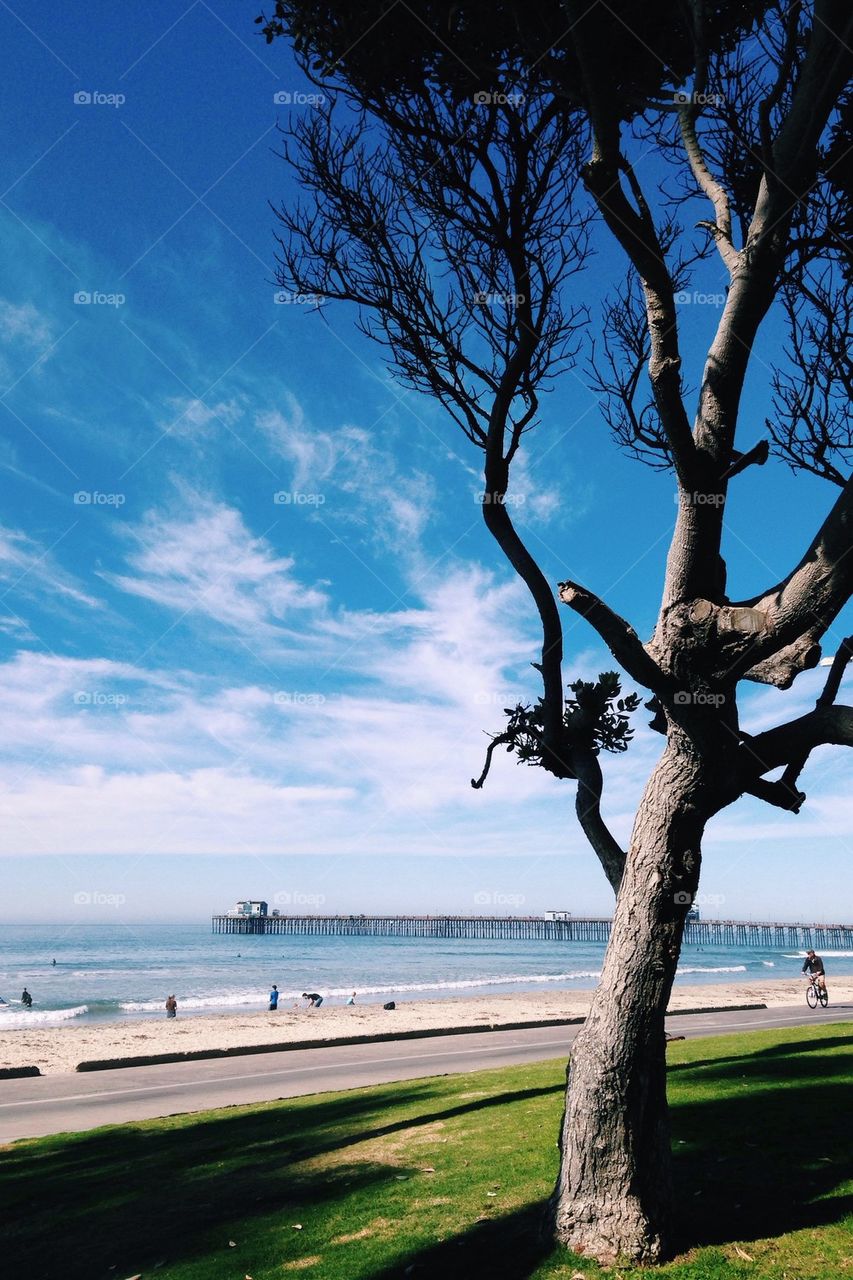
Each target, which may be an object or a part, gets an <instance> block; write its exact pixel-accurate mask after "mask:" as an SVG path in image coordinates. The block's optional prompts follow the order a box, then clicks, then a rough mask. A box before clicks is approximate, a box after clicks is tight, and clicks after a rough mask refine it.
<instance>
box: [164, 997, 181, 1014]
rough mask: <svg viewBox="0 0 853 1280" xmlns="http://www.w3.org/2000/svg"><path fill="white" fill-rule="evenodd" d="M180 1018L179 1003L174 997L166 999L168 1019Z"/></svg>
mask: <svg viewBox="0 0 853 1280" xmlns="http://www.w3.org/2000/svg"><path fill="white" fill-rule="evenodd" d="M177 1016H178V1002H177V1000H176V999H175V997H174V996H168V997H167V998H166V1017H167V1018H176V1017H177Z"/></svg>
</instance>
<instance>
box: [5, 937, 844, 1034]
mask: <svg viewBox="0 0 853 1280" xmlns="http://www.w3.org/2000/svg"><path fill="white" fill-rule="evenodd" d="M822 954H823V957H824V960H825V962H826V966H827V974H828V976H829V980H830V985H831V980H832V975H833V974H838V975H842V974H846V975H853V952H850V951H847V952H833V951H824V952H823V953H822ZM802 956H803V953H802V952H799V953H797V952H795V951H794V950H793V949H792V948H789V949H787V950H783V949H778V950H776V949H772V948H767V949H761V948H757V947H756V948H752V947H723V948H699V947H685V949H684V951H683V952H682V956H681V962H680V965H679V969H678V977H677V979H676V981H677V983H679V984H691V983H705V982H707V983H713V982H717V983H722V982H725V983H726V984H731V985H733V986H735V987H736V986H737V985H738V983H740V982H750V981H752V982H754V981H756V980H758V979H767V978H795V977H798V976H799V974H800V968H801V965H802ZM603 958H604V946H603V945H596V944H591V943H574V942H567V943H552V942H493V941H459V940H445V939H440V938H286V937H273V936H263V937H235V936H232V935H227V934H225V935H223V934H212V933H211V932H210V926H209V924H208V923H207V922H205V923H200V922H199V923H195V924H149V925H100V926H89V927H87V928H83V927H81V926H79V925H74V926H67V927H65V926H61V925H22V926H17V925H16V926H8V925H0V998H2V999H3V1000H4V1001H6V1003H5V1004H0V1028H3V1027H6V1028H11V1027H17V1026H31V1025H33V1024H34V1023H43V1024H47V1025H61V1024H63V1023H66V1024H67V1023H68V1022H70V1021H77V1022H79V1021H92V1020H96V1019H97V1020H102V1019H110V1020H117V1019H125V1018H143V1019H144V1018H154V1017H163V1016H164V1014H163V1003H164V1001H165V999H166V996H167V995H169V994H171V993H172V992H174V993H175V995H176V997H177V1000H178V1008H179V1012H180V1013H181V1015H186V1014H193V1013H225V1012H227V1011H228V1010H234V1011H235V1012H250V1011H252V1010H260V1009H265V1008H266V1005H267V992H268V991H269V988H270V984H271V983H273V982H275V983H276V984H277V986H278V988H279V991H280V993H281V1000H280V1003H281V1006H282V1007H283V1008H287V1007H289V1006H290V1005H291V1004H292V1003H300V1000H299V998H300V996H301V993H302V992H303V991H319V992H321V993H322V994H323V995H324V997H325V1000H326V1003H327V1004H329V1005H332V1004H342V1003H343V1002H344V1001H345V999H346V997H347V996H348V995H349V994H350V993H351V992H352V991H357V992H358V996H357V999H358V1001H359V1003H371V1002H374V1001H379V1002H384V1001H386V1000H396V1001H398V1002H400V1001H404V1000H422V999H435V998H438V997H442V996H458V995H465V994H472V993H474V992H479V993H480V994H483V993H489V992H492V993H496V994H497V993H499V992H510V991H524V992H528V993H529V996H530V1002H531V1006H533V1005H535V1002H536V996H537V992H540V991H547V990H555V989H561V988H562V989H566V990H570V991H571V990H575V991H576V990H583V989H590V988H592V987H594V986H595V985H596V982H597V980H598V977H599V974H600V972H601V963H602V960H603ZM54 959H55V960H56V965H53V964H52V961H53V960H54ZM24 987H26V988H27V989H28V990H29V992H30V994H31V995H32V997H33V1006H32V1009H30V1010H29V1011H27V1010H24V1009H23V1008H22V1006H21V1004H20V1002H19V998H20V995H21V992H22V990H23V988H24Z"/></svg>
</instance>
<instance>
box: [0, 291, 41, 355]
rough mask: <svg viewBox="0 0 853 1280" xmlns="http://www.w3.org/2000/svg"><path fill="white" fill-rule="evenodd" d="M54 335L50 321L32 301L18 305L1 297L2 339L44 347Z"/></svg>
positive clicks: (24, 344) (0, 332) (0, 333)
mask: <svg viewBox="0 0 853 1280" xmlns="http://www.w3.org/2000/svg"><path fill="white" fill-rule="evenodd" d="M52 337H53V328H52V326H51V323H50V321H49V320H48V318H47V317H46V316H45V315H43V314H42V312H41V311H39V310H38V308H37V307H35V306H34V305H33V303H32V302H23V303H20V304H18V305H16V304H15V303H13V302H9V301H7V299H5V298H0V341H2V342H12V343H14V342H19V343H21V344H22V345H23V346H27V347H43V346H45V345H46V344H47V343H49V342H50V341H51V338H52Z"/></svg>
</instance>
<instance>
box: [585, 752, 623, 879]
mask: <svg viewBox="0 0 853 1280" xmlns="http://www.w3.org/2000/svg"><path fill="white" fill-rule="evenodd" d="M573 761H574V767H575V774H576V776H577V780H578V789H577V795H576V797H575V812H576V813H577V816H578V821H579V822H580V824H581V827H582V828H583V832H584V835H585V836H586V838H587V840H588V841H589V843H590V844H591V845H592V847H593V849H594V850H595V852H596V854H597V855H598V860H599V862H600V863H601V865H602V867H603V868H604V874H605V875H606V876H607V879H608V880H609V881H610V884H611V885H612V887H613V892H614V893H618V892H619V885H620V884H621V883H622V873H623V871H624V869H625V858H626V854H625V850H624V849H623V848H622V847H621V845H620V844H619V842H618V840H616V838H615V837H614V836H613V834H612V832H611V831H610V828H609V827H608V826H607V824H606V823H605V821H604V819H603V818H602V816H601V792H602V787H603V785H604V780H603V778H602V774H601V765H600V764H599V762H598V757H597V756H596V755H595V754H594V753H593V752H592V751H577V752H575V754H574V757H573Z"/></svg>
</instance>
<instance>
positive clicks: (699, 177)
mask: <svg viewBox="0 0 853 1280" xmlns="http://www.w3.org/2000/svg"><path fill="white" fill-rule="evenodd" d="M697 114H698V113H697V109H696V106H695V104H694V103H693V102H685V103H681V104H680V106H679V111H678V123H679V127H680V129H681V138H682V141H683V143H684V150H685V153H686V155H687V159H688V162H689V164H690V170H691V172H692V174H693V176H694V178H695V179H696V181H697V183H698V184H699V187H700V188H701V189H702V191H704V193H705V195H706V196H707V197H708V199H709V200H710V201H711V204H712V205H713V206H714V214H715V218H716V221H715V222H714V223H713V231H712V234H713V237H714V243H715V245H716V246H717V251H718V252H719V255H720V257H721V258H722V260H723V262H724V263H725V265H726V267H727V268H728V271H729V274H730V275H732V274H733V273H734V270H735V267H736V266H737V264H738V262H739V260H740V254H739V253H738V251H737V249H736V248H735V247H734V242H733V240H732V214H731V208H730V205H729V197H728V193H727V191H726V189H725V187H724V186H723V185H722V183H720V182H718V181H717V179H716V178H715V177H714V175H713V174H712V173H711V170H710V169H709V168H708V166H707V164H706V163H705V157H704V156H703V154H702V148H701V146H700V145H699V138H698V137H697V134H696V116H697ZM705 225H707V224H705Z"/></svg>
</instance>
